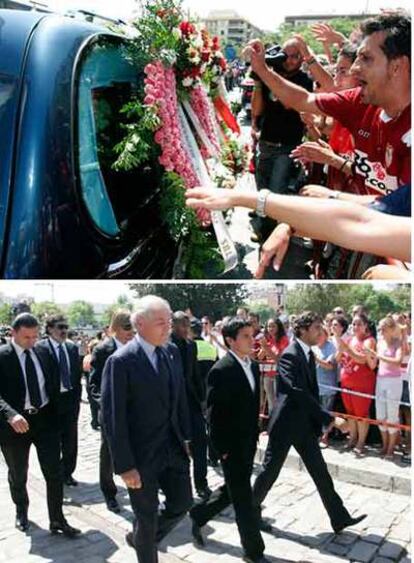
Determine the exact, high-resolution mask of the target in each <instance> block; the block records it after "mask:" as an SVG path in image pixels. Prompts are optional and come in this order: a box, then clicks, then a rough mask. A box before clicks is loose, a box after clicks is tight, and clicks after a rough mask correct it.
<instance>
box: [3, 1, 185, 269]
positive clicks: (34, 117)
mask: <svg viewBox="0 0 414 563" xmlns="http://www.w3.org/2000/svg"><path fill="white" fill-rule="evenodd" d="M125 41H127V40H126V39H124V38H122V37H121V36H118V35H116V34H115V33H112V32H111V31H109V30H107V29H105V28H101V27H97V26H95V25H92V24H89V23H86V22H84V21H77V20H74V19H70V18H68V17H64V16H60V15H55V14H40V13H36V12H23V11H15V10H0V277H1V278H44V279H46V278H85V279H86V278H98V277H105V278H108V277H109V278H110V277H121V278H169V277H171V275H172V270H173V263H174V261H175V259H176V255H177V248H176V245H175V244H174V243H173V242H172V241H171V239H170V238H169V237H168V234H167V233H166V231H165V230H164V228H163V227H162V225H161V221H160V214H159V205H158V197H159V178H158V173H157V170H156V167H151V166H143V167H142V168H141V169H140V170H138V171H137V170H135V171H134V172H115V171H114V170H113V169H112V163H113V160H114V157H113V146H114V144H116V142H117V141H119V140H120V139H121V138H122V135H123V132H122V129H121V127H120V119H119V109H120V108H121V107H122V106H123V104H124V103H125V101H126V100H127V99H128V97H129V96H130V95H131V93H133V92H134V90H135V89H136V86H137V80H138V73H137V71H136V69H135V68H132V66H131V65H130V64H129V63H128V62H127V60H126V57H125V52H124V51H125Z"/></svg>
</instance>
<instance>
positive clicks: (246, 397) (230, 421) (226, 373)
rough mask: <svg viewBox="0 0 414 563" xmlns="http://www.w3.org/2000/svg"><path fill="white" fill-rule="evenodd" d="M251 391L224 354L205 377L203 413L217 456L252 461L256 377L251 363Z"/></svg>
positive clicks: (231, 359) (237, 366) (241, 372)
mask: <svg viewBox="0 0 414 563" xmlns="http://www.w3.org/2000/svg"><path fill="white" fill-rule="evenodd" d="M252 371H253V375H254V379H255V390H254V392H253V391H252V388H251V387H250V384H249V382H248V380H247V377H246V374H245V373H244V370H243V368H242V367H241V365H240V363H239V362H238V361H237V360H236V358H235V357H234V356H233V355H232V354H230V353H227V355H226V356H224V357H223V358H221V359H220V360H219V361H218V362H216V363H215V364H214V366H213V367H212V369H211V370H210V372H209V374H208V392H207V409H208V420H209V429H210V438H211V441H212V443H213V446H214V448H215V449H216V451H217V453H218V454H219V455H222V454H225V453H228V454H230V455H237V456H241V457H242V458H244V457H245V456H247V458H251V459H253V457H252V456H253V455H254V451H255V449H256V444H257V439H258V436H259V406H260V374H259V367H258V365H257V363H256V362H252Z"/></svg>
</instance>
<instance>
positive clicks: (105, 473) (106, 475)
mask: <svg viewBox="0 0 414 563" xmlns="http://www.w3.org/2000/svg"><path fill="white" fill-rule="evenodd" d="M109 335H110V336H108V338H105V340H104V341H103V342H101V343H100V344H98V345H97V346H95V348H94V349H93V353H92V360H91V372H90V376H89V387H90V395H91V399H92V400H93V401H95V403H96V404H97V406H98V409H99V411H98V420H99V424H100V425H101V448H100V451H99V485H100V487H101V491H102V493H103V495H104V497H105V502H106V506H107V507H108V510H111V511H112V512H115V513H119V512H120V510H121V508H120V506H119V504H118V501H117V500H116V494H117V492H118V490H117V488H116V485H115V482H114V477H113V473H114V469H113V463H112V459H111V453H110V451H109V446H108V440H107V438H106V436H105V432H104V430H103V427H102V420H101V412H100V405H101V383H102V372H103V369H104V367H105V363H106V360H107V359H108V358H109V356H112V354H113V353H114V352H116V351H117V350H119V349H120V348H122V347H123V346H124V345H125V344H126V343H127V342H129V341H130V340H131V339H132V338H133V337H134V330H133V328H132V324H131V314H130V312H129V311H125V310H122V309H119V310H118V311H115V313H114V314H113V315H112V318H111V323H110V325H109Z"/></svg>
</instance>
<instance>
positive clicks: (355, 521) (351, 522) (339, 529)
mask: <svg viewBox="0 0 414 563" xmlns="http://www.w3.org/2000/svg"><path fill="white" fill-rule="evenodd" d="M366 517H367V515H366V514H361V516H357V517H356V518H349V519H348V520H346V521H345V522H342V524H337V525H336V526H333V529H334V532H335V534H340V533H341V532H342V530H344V529H345V528H349V526H355V524H359V522H362V520H364V519H365V518H366Z"/></svg>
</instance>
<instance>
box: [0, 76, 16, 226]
mask: <svg viewBox="0 0 414 563" xmlns="http://www.w3.org/2000/svg"><path fill="white" fill-rule="evenodd" d="M16 97H17V94H16V81H15V80H14V79H13V78H11V77H9V76H5V75H2V74H0V188H1V187H2V186H7V184H8V182H7V180H6V178H7V176H8V166H4V165H3V166H2V164H7V163H8V160H9V158H10V157H9V156H8V155H9V153H10V150H11V148H10V147H11V139H10V133H11V132H12V131H13V120H14V119H15V106H16ZM3 176H4V177H3ZM0 192H1V190H0ZM1 208H2V201H1V194H0V215H1V211H2V209H1Z"/></svg>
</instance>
